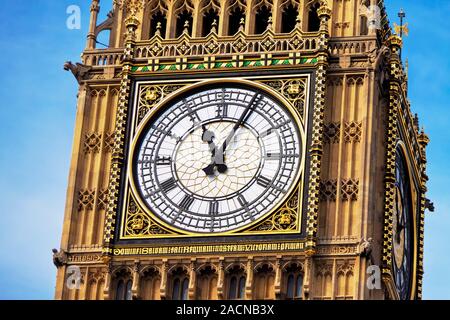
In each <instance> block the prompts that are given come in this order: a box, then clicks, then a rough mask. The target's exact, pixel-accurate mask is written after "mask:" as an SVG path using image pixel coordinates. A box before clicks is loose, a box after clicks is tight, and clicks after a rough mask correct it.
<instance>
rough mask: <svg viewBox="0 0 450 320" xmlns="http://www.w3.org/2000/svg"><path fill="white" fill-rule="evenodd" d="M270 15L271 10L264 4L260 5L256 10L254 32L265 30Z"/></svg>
mask: <svg viewBox="0 0 450 320" xmlns="http://www.w3.org/2000/svg"><path fill="white" fill-rule="evenodd" d="M271 16H272V12H271V10H270V9H269V8H267V7H266V6H262V7H260V8H259V9H258V10H257V11H256V17H255V34H261V33H263V32H264V31H266V30H267V26H268V25H269V19H270V17H271Z"/></svg>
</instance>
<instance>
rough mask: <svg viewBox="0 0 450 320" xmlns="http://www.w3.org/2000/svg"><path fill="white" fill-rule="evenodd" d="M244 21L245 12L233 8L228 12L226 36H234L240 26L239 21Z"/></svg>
mask: <svg viewBox="0 0 450 320" xmlns="http://www.w3.org/2000/svg"><path fill="white" fill-rule="evenodd" d="M243 19H245V12H244V10H242V9H241V8H239V7H236V8H234V9H233V10H232V11H231V12H230V17H229V20H228V35H229V36H233V35H235V34H236V33H237V32H238V31H239V28H240V26H241V21H243Z"/></svg>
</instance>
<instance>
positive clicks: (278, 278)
mask: <svg viewBox="0 0 450 320" xmlns="http://www.w3.org/2000/svg"><path fill="white" fill-rule="evenodd" d="M275 268H276V269H275V288H274V290H275V298H276V299H277V300H280V298H281V272H282V270H281V256H278V257H277V261H276V262H275Z"/></svg>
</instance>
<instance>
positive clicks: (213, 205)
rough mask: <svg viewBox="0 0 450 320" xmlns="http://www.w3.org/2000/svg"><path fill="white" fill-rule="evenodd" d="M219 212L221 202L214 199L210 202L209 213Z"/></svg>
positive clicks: (214, 214)
mask: <svg viewBox="0 0 450 320" xmlns="http://www.w3.org/2000/svg"><path fill="white" fill-rule="evenodd" d="M218 214H219V202H217V201H212V202H210V203H209V215H211V216H217V215H218Z"/></svg>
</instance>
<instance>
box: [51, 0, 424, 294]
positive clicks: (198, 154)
mask: <svg viewBox="0 0 450 320" xmlns="http://www.w3.org/2000/svg"><path fill="white" fill-rule="evenodd" d="M99 6H100V1H99V0H93V1H92V5H91V8H90V11H91V18H90V28H89V34H88V37H87V46H86V49H85V51H84V52H83V54H82V62H81V63H77V64H76V65H74V64H72V63H71V62H67V63H66V65H65V69H66V70H70V71H72V73H73V74H74V76H75V77H76V79H77V80H78V83H79V95H78V107H77V118H76V128H75V138H74V146H73V157H72V163H71V168H70V175H69V187H68V192H67V204H66V211H65V218H64V227H63V235H62V241H61V249H60V250H59V251H57V250H55V251H54V262H55V265H57V268H58V273H57V285H56V298H57V299H117V300H126V299H174V300H199V299H220V300H227V299H327V300H328V299H341V300H351V299H420V298H421V294H422V275H423V263H422V261H423V243H424V242H423V241H424V238H423V233H424V211H425V209H426V206H427V203H428V202H427V200H426V198H425V193H426V182H427V176H426V173H425V171H426V170H425V169H426V154H425V148H426V146H427V144H428V142H429V139H428V138H427V136H426V135H425V133H424V132H423V131H421V130H420V129H419V123H418V118H417V116H416V115H413V113H412V112H411V108H410V103H409V101H408V97H407V89H408V75H407V68H405V66H404V65H403V63H402V60H401V48H402V39H401V33H400V36H399V35H396V34H394V33H393V32H392V31H391V29H390V27H389V22H388V20H387V17H386V12H385V8H384V4H383V1H382V0H346V1H342V0H328V1H326V0H321V1H319V0H114V1H113V9H112V11H111V12H110V13H109V14H108V18H107V19H106V20H105V21H103V22H101V21H98V20H99V19H98V13H99ZM102 32H109V35H110V37H109V47H108V48H106V49H105V48H102V49H100V48H97V47H96V46H97V45H98V41H97V38H98V36H99V34H100V33H102Z"/></svg>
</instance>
